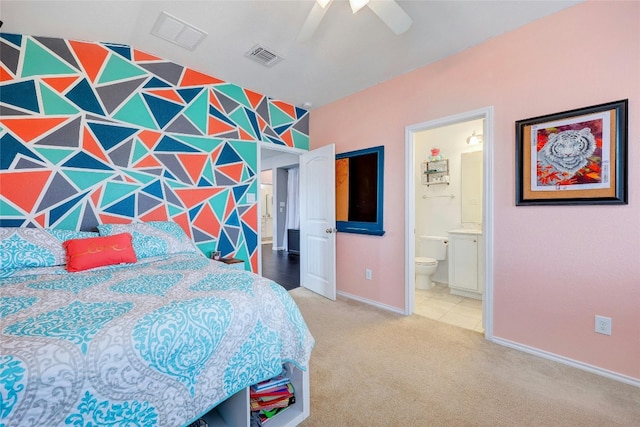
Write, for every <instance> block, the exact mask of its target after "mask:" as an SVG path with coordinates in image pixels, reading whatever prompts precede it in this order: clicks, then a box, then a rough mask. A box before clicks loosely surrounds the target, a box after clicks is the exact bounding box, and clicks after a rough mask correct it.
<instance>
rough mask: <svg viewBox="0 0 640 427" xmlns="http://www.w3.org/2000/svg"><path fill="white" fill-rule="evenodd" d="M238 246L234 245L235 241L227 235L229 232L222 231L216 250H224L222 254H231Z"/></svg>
mask: <svg viewBox="0 0 640 427" xmlns="http://www.w3.org/2000/svg"><path fill="white" fill-rule="evenodd" d="M235 249H236V248H234V247H233V243H231V241H230V240H229V237H227V233H225V232H224V231H222V232H221V233H220V238H219V239H218V246H217V248H216V250H218V251H220V252H222V255H223V256H224V255H226V254H230V253H232V252H234V251H235Z"/></svg>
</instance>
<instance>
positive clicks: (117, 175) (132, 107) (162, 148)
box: [0, 33, 309, 271]
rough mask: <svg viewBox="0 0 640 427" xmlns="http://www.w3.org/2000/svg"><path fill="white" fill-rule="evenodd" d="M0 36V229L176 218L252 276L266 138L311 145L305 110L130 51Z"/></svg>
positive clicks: (198, 241)
mask: <svg viewBox="0 0 640 427" xmlns="http://www.w3.org/2000/svg"><path fill="white" fill-rule="evenodd" d="M0 44H2V47H3V49H5V50H6V51H11V52H12V53H14V54H12V55H2V59H1V60H0V76H1V77H2V80H1V81H0V114H1V115H0V226H11V227H18V226H19V227H52V228H56V227H57V228H66V229H85V230H86V229H92V228H95V226H96V225H97V224H98V223H130V222H137V221H166V220H171V221H175V222H176V223H178V224H179V225H180V226H181V227H182V228H183V229H184V230H185V232H186V233H187V234H188V235H189V236H191V238H192V239H193V240H194V241H195V242H196V244H197V245H198V247H199V248H200V249H201V250H202V251H203V252H204V253H205V254H207V255H208V254H209V252H211V251H213V250H220V251H222V253H223V255H224V256H238V257H240V258H243V259H244V260H245V261H246V263H245V264H246V265H247V266H248V268H250V269H251V270H253V271H256V270H257V261H258V260H257V248H258V218H257V205H256V202H255V201H252V202H251V203H248V202H247V200H248V199H249V198H248V197H247V194H254V195H255V194H256V193H257V175H256V174H257V172H258V171H257V170H256V169H257V143H259V142H262V143H269V144H276V145H284V146H290V147H295V148H300V149H303V150H308V148H309V113H308V111H306V110H304V109H301V108H298V107H295V106H293V105H290V104H287V103H285V102H282V101H277V100H273V99H271V98H269V97H267V96H264V95H261V94H258V93H256V92H253V91H250V90H248V89H244V88H241V87H239V86H237V85H234V84H231V83H228V82H224V81H222V80H219V79H216V78H215V77H211V76H208V75H206V74H203V73H200V72H198V71H195V70H192V69H190V68H188V67H183V66H180V65H178V64H175V63H172V62H170V61H166V60H163V59H161V58H157V57H155V56H153V55H149V54H145V53H144V52H141V51H138V50H135V49H133V48H131V47H129V46H124V45H110V44H108V43H99V42H84V41H83V42H80V41H74V40H65V39H59V40H57V42H56V43H46V44H45V43H42V40H40V39H39V38H38V37H32V36H28V35H20V34H5V33H0ZM15 52H17V53H15ZM3 61H4V62H3ZM18 64H21V66H18ZM254 200H257V197H255V199H254Z"/></svg>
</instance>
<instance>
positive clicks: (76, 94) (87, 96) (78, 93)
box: [67, 79, 105, 116]
mask: <svg viewBox="0 0 640 427" xmlns="http://www.w3.org/2000/svg"><path fill="white" fill-rule="evenodd" d="M67 98H69V100H70V101H71V102H73V103H74V104H76V105H77V106H78V107H80V108H81V109H83V110H85V111H89V112H91V113H95V114H98V115H100V116H104V115H105V114H104V111H102V107H101V106H100V103H99V102H98V98H96V94H95V93H93V89H92V88H91V85H90V84H89V82H88V81H87V79H82V80H80V82H79V83H78V84H77V85H75V86H74V87H73V89H71V90H70V91H69V92H68V93H67Z"/></svg>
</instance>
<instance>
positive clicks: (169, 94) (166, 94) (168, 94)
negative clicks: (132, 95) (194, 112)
mask: <svg viewBox="0 0 640 427" xmlns="http://www.w3.org/2000/svg"><path fill="white" fill-rule="evenodd" d="M149 93H151V94H153V95H156V96H159V97H161V98H165V99H168V100H170V101H174V102H177V103H178V104H182V105H184V99H182V98H181V97H180V95H178V92H176V91H175V90H173V89H156V90H150V91H149Z"/></svg>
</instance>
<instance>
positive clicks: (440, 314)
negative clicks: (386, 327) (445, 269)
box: [414, 282, 484, 333]
mask: <svg viewBox="0 0 640 427" xmlns="http://www.w3.org/2000/svg"><path fill="white" fill-rule="evenodd" d="M414 313H415V314H417V315H420V316H424V317H428V318H430V319H434V320H437V321H439V322H444V323H448V324H450V325H455V326H458V327H460V328H465V329H471V330H472V331H476V332H481V333H484V328H483V326H482V301H480V300H476V299H473V298H465V297H461V296H458V295H452V294H450V293H449V287H448V286H447V285H446V284H443V283H437V282H436V284H435V286H434V287H433V288H431V289H428V290H423V289H416V295H415V310H414Z"/></svg>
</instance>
